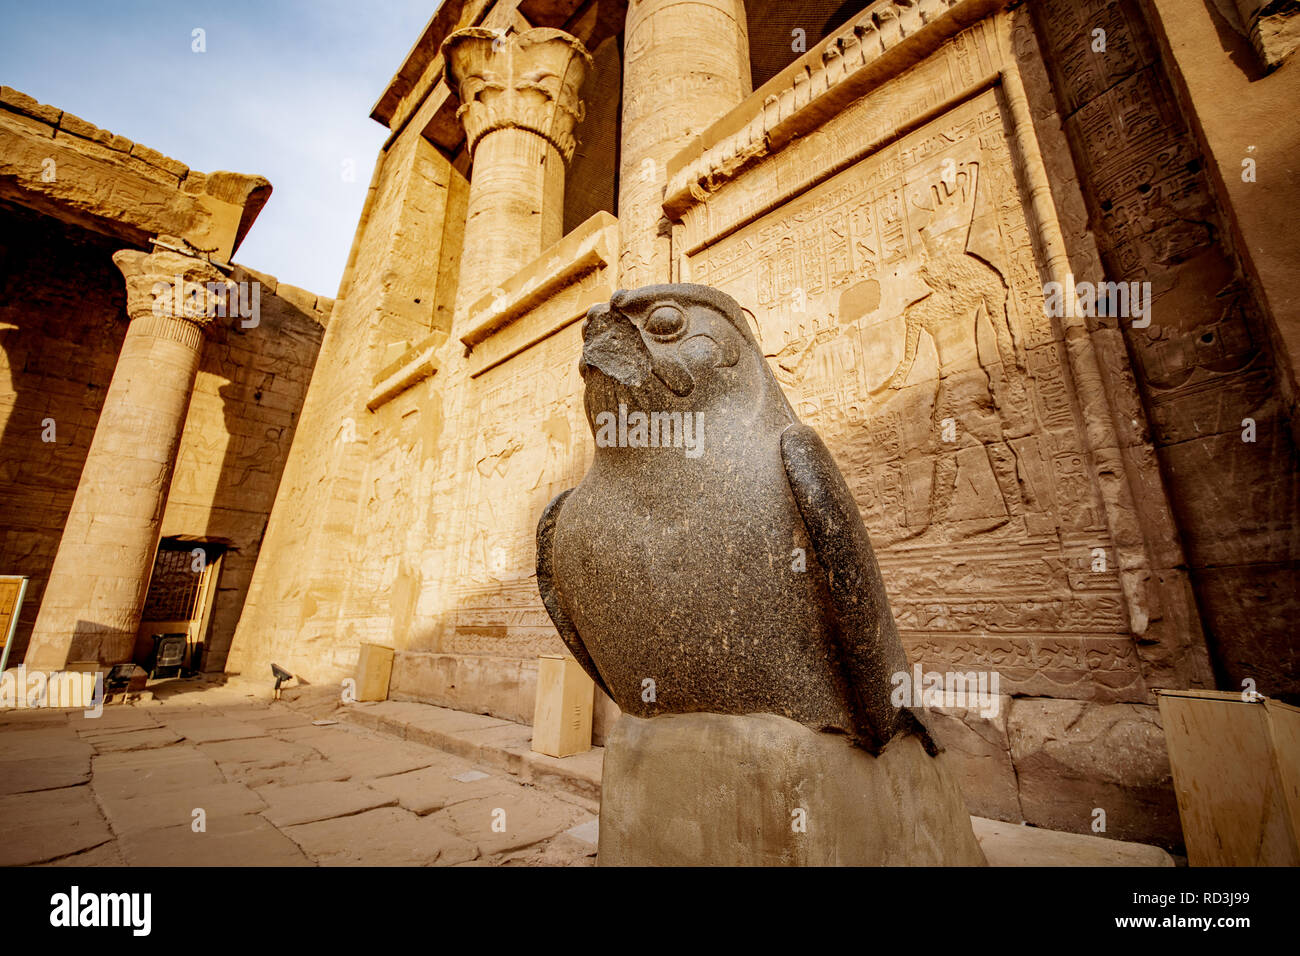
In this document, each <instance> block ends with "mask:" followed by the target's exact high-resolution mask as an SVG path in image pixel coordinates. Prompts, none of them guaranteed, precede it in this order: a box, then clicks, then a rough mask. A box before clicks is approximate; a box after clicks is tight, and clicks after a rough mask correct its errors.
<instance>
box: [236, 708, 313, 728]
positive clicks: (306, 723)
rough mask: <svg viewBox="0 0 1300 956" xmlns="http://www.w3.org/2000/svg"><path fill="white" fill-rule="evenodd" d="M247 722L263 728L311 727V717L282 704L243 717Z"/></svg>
mask: <svg viewBox="0 0 1300 956" xmlns="http://www.w3.org/2000/svg"><path fill="white" fill-rule="evenodd" d="M242 719H243V721H244V722H245V723H248V724H253V725H254V726H256V727H261V728H262V729H263V730H282V729H285V728H288V727H310V726H311V718H310V717H305V716H303V715H302V714H297V713H294V712H293V711H292V710H289V709H287V708H284V707H281V706H278V705H277V706H273V707H272V708H271V709H270V710H269V711H267V712H266V713H263V714H249V715H248V716H246V717H244V718H242Z"/></svg>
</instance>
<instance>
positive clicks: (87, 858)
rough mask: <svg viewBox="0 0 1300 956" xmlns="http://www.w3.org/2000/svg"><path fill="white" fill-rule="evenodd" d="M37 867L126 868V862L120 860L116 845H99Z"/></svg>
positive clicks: (120, 852)
mask: <svg viewBox="0 0 1300 956" xmlns="http://www.w3.org/2000/svg"><path fill="white" fill-rule="evenodd" d="M36 865H37V866H79V867H86V866H126V860H124V859H123V858H122V851H121V850H120V849H118V846H117V843H116V842H112V843H101V844H100V845H99V846H97V847H94V848H93V849H89V850H85V851H84V852H81V853H74V854H72V856H62V857H59V858H58V859H57V860H51V861H50V862H48V863H38V864H36Z"/></svg>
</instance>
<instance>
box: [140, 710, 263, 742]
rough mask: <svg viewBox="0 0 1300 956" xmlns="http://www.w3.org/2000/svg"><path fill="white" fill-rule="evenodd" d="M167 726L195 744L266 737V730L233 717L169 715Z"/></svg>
mask: <svg viewBox="0 0 1300 956" xmlns="http://www.w3.org/2000/svg"><path fill="white" fill-rule="evenodd" d="M165 719H166V725H167V726H168V727H170V728H171V729H172V730H174V731H175V732H176V733H178V734H180V735H181V736H182V737H184V738H185V739H186V740H188V741H190V742H191V743H195V744H204V743H215V742H218V741H222V740H247V739H249V738H251V737H265V736H266V730H265V729H263V728H261V727H257V726H255V725H253V724H246V723H244V722H243V721H241V720H235V719H234V718H231V717H215V716H205V717H176V718H172V717H170V715H168V717H167V718H165Z"/></svg>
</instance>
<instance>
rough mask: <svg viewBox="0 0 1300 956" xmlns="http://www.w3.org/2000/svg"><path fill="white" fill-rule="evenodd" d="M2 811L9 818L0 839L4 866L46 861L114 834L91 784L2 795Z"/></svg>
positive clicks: (85, 848)
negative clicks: (89, 785) (105, 820)
mask: <svg viewBox="0 0 1300 956" xmlns="http://www.w3.org/2000/svg"><path fill="white" fill-rule="evenodd" d="M6 777H7V773H6ZM0 813H2V814H3V815H4V816H3V819H4V820H5V821H7V822H6V823H5V826H4V839H3V840H0V866H25V865H29V864H32V863H44V862H46V861H48V860H55V859H58V858H60V857H67V856H71V855H72V854H75V853H80V852H82V851H85V850H88V849H91V848H92V847H96V846H99V845H100V844H102V843H106V842H108V841H109V840H111V839H112V838H113V834H112V832H110V830H109V828H108V824H107V823H105V822H104V817H103V815H102V814H101V813H100V812H99V808H98V807H97V806H96V805H95V798H94V796H93V795H92V793H91V790H90V788H89V787H77V786H73V787H63V788H60V789H54V790H46V791H44V792H41V793H27V794H19V795H15V796H4V797H0Z"/></svg>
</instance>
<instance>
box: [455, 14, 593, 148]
mask: <svg viewBox="0 0 1300 956" xmlns="http://www.w3.org/2000/svg"><path fill="white" fill-rule="evenodd" d="M442 55H443V60H444V62H445V63H446V75H447V85H448V86H449V87H451V89H452V90H453V91H454V92H456V94H457V95H458V96H459V97H460V101H461V105H460V108H459V109H458V110H457V111H456V118H457V119H458V120H460V122H461V124H462V125H463V126H464V128H465V135H466V136H467V137H468V140H469V150H470V157H471V158H472V157H473V155H474V148H475V147H476V146H477V145H478V143H479V140H481V139H482V138H483V137H484V136H485V135H487V134H488V133H490V132H492V131H493V130H498V129H526V130H529V131H531V132H534V133H536V134H537V135H538V136H541V137H542V138H543V139H545V140H546V141H547V142H549V143H550V144H551V145H552V146H554V147H555V148H556V150H558V151H559V153H560V155H561V156H563V157H564V161H565V162H566V163H567V162H568V161H569V160H570V159H572V158H573V150H574V146H575V143H574V139H573V130H574V127H576V126H577V124H578V122H579V121H581V119H582V117H583V111H584V110H583V103H582V100H581V99H580V98H579V95H578V94H579V91H580V90H581V89H582V84H583V81H584V80H585V79H586V78H587V74H588V72H589V71H590V69H591V55H590V54H589V53H587V50H586V48H585V47H584V46H583V45H582V42H581V41H580V40H578V38H577V37H574V36H571V35H569V34H568V33H565V32H564V31H563V30H556V29H553V28H551V27H534V28H533V29H530V30H524V31H523V32H521V33H504V32H501V31H497V30H489V29H486V28H484V27H471V28H469V29H467V30H459V31H457V32H456V33H453V34H452V35H451V36H449V37H448V38H447V39H446V41H445V42H444V43H443V45H442Z"/></svg>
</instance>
